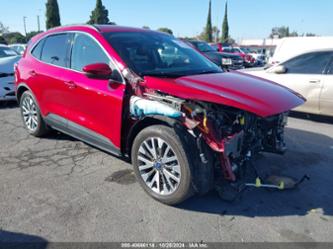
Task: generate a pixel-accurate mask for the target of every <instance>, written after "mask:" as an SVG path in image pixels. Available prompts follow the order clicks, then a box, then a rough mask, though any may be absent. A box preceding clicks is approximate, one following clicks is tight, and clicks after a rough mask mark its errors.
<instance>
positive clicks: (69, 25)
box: [47, 23, 100, 32]
mask: <svg viewBox="0 0 333 249" xmlns="http://www.w3.org/2000/svg"><path fill="white" fill-rule="evenodd" d="M71 26H85V27H87V28H91V29H93V30H96V31H98V32H100V29H99V28H98V27H97V26H96V25H93V24H86V23H84V24H82V23H78V24H67V25H62V26H58V27H54V28H51V29H48V30H47V31H49V30H54V29H58V28H61V27H71Z"/></svg>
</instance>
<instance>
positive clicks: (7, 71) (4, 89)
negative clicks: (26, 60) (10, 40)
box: [0, 45, 21, 101]
mask: <svg viewBox="0 0 333 249" xmlns="http://www.w3.org/2000/svg"><path fill="white" fill-rule="evenodd" d="M20 58H21V56H20V55H19V54H18V53H17V52H15V51H14V50H13V49H11V48H9V47H7V46H5V45H0V101H6V100H15V99H16V98H15V91H14V64H15V63H16V62H18V61H19V60H20Z"/></svg>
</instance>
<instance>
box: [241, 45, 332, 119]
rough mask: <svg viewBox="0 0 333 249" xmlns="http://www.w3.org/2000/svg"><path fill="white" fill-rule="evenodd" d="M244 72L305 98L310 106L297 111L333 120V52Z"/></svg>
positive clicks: (303, 55)
mask: <svg viewBox="0 0 333 249" xmlns="http://www.w3.org/2000/svg"><path fill="white" fill-rule="evenodd" d="M244 72H246V73H249V74H252V75H255V76H258V77H261V78H265V79H268V80H271V81H274V82H277V83H279V84H281V85H284V86H286V87H288V88H290V89H293V90H294V91H296V92H298V93H300V94H302V95H303V96H304V97H305V98H306V99H307V102H306V103H305V104H304V105H303V106H299V107H297V108H296V109H295V110H296V111H301V112H306V113H313V114H321V115H328V116H333V49H331V50H314V51H311V52H306V53H303V54H301V55H298V56H295V57H293V58H291V59H289V60H287V61H284V62H282V63H280V64H277V65H275V66H272V67H270V68H268V69H263V70H256V71H251V70H246V71H244Z"/></svg>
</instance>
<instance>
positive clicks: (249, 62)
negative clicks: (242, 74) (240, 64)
mask: <svg viewBox="0 0 333 249" xmlns="http://www.w3.org/2000/svg"><path fill="white" fill-rule="evenodd" d="M222 52H225V53H231V54H235V55H238V56H241V57H242V58H243V59H244V66H245V67H253V66H254V65H255V62H256V61H255V59H254V58H253V57H252V56H251V55H249V54H247V53H246V52H245V51H242V50H241V49H240V48H234V47H223V48H222Z"/></svg>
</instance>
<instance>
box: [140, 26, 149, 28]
mask: <svg viewBox="0 0 333 249" xmlns="http://www.w3.org/2000/svg"><path fill="white" fill-rule="evenodd" d="M142 28H143V29H150V27H149V26H142Z"/></svg>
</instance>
